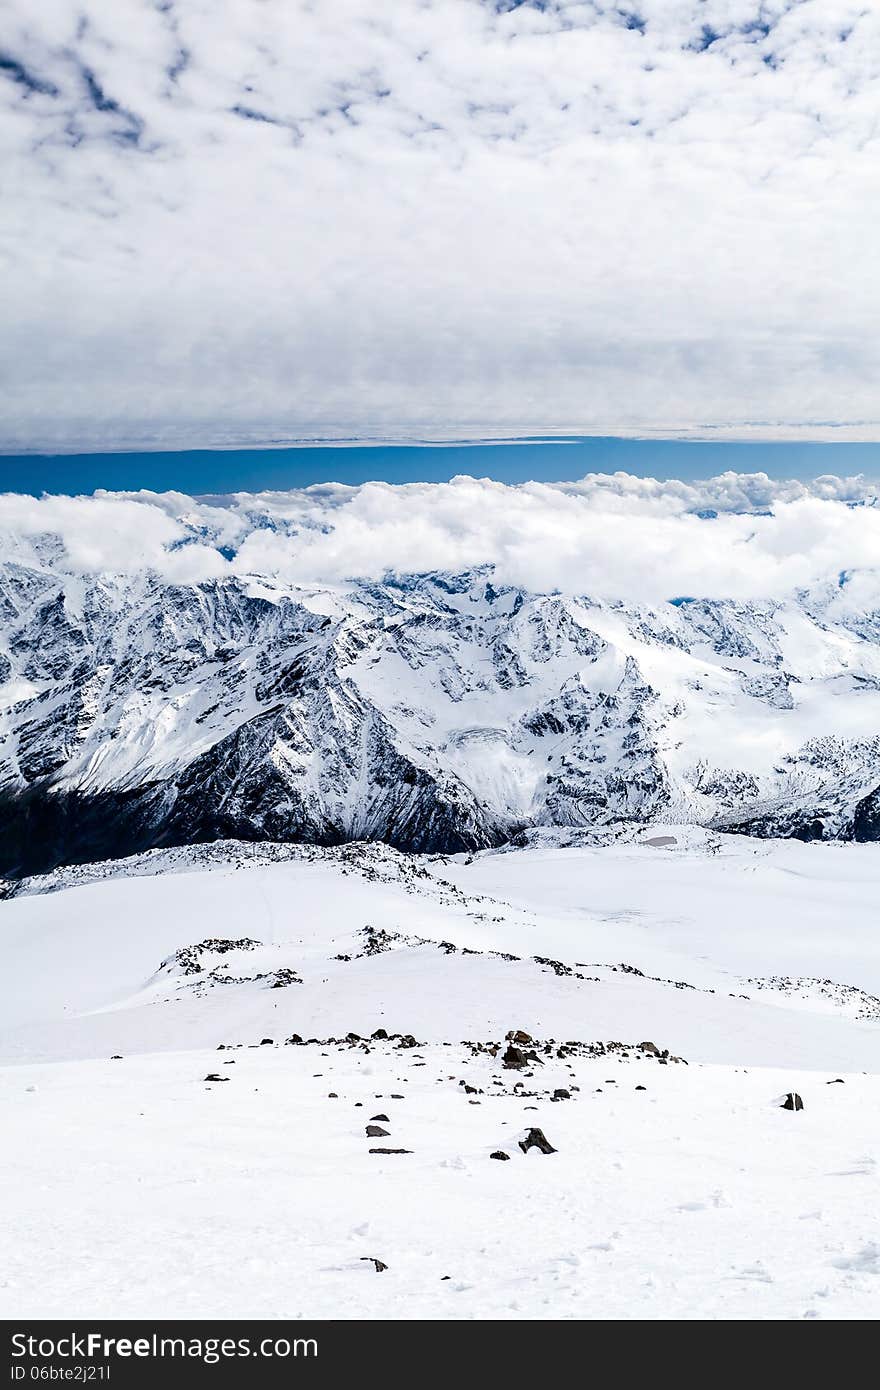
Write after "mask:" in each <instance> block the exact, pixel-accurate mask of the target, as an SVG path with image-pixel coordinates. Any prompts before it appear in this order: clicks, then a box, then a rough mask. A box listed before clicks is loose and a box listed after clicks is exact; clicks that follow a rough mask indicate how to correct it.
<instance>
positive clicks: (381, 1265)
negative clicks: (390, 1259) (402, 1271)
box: [361, 1255, 388, 1274]
mask: <svg viewBox="0 0 880 1390" xmlns="http://www.w3.org/2000/svg"><path fill="white" fill-rule="evenodd" d="M361 1259H362V1260H366V1262H367V1264H372V1265H374V1266H375V1268H376V1273H377V1274H381V1273H382V1271H383V1269H387V1268H388V1266H387V1264H385V1262H384V1261H383V1260H377V1259H376V1257H375V1255H361Z"/></svg>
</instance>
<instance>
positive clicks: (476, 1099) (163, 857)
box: [0, 824, 880, 1319]
mask: <svg viewBox="0 0 880 1390" xmlns="http://www.w3.org/2000/svg"><path fill="white" fill-rule="evenodd" d="M528 838H529V844H528V845H527V847H525V848H520V849H516V848H506V849H503V850H488V851H483V852H481V853H479V854H476V855H474V856H468V855H460V856H457V857H455V858H451V859H443V858H425V857H419V856H409V855H401V854H399V853H398V852H397V851H395V850H393V849H390V848H388V847H386V846H383V845H376V844H350V845H345V846H342V847H338V848H331V849H320V848H314V847H308V846H289V845H274V844H236V843H224V844H214V845H209V846H200V847H190V848H182V849H168V850H155V851H152V852H150V853H148V854H145V855H143V856H140V857H139V858H137V859H134V860H127V861H122V862H120V861H116V862H112V863H103V864H96V865H85V866H81V867H74V868H69V869H64V870H57V871H55V872H54V873H53V874H51V875H48V876H47V877H45V878H41V879H37V880H30V881H26V882H24V883H21V884H19V885H16V886H15V888H14V892H13V896H12V897H10V898H8V899H7V900H6V901H4V902H3V903H2V904H0V962H2V969H0V1018H2V1028H0V1107H2V1113H3V1116H4V1136H5V1138H4V1155H3V1182H2V1183H0V1225H2V1229H3V1232H4V1260H3V1266H2V1269H0V1314H2V1315H4V1316H6V1317H18V1318H21V1317H34V1316H43V1317H46V1316H58V1317H66V1318H69V1317H97V1316H104V1317H108V1316H109V1317H113V1316H115V1317H121V1316H127V1315H132V1316H134V1315H136V1316H140V1317H154V1318H161V1317H168V1316H171V1317H180V1316H185V1315H189V1316H204V1317H214V1318H216V1317H224V1316H238V1317H242V1316H252V1317H260V1316H263V1317H278V1318H291V1317H309V1316H319V1317H329V1318H349V1317H351V1318H356V1317H366V1316H370V1317H386V1318H415V1317H432V1318H475V1317H496V1318H523V1317H526V1318H541V1319H544V1318H547V1319H552V1318H567V1317H578V1318H616V1319H633V1318H665V1319H669V1318H750V1319H753V1318H786V1319H794V1318H804V1317H807V1318H823V1317H830V1318H862V1317H871V1316H873V1314H874V1312H875V1311H876V1300H877V1280H878V1271H880V1259H878V1251H880V1231H878V1227H877V1221H876V1215H875V1213H876V1210H877V1201H876V1195H877V1194H876V1187H877V1178H878V1171H880V1169H878V1159H880V1127H878V1116H880V1108H878V1105H877V1099H878V1090H877V1088H878V1071H880V964H878V961H880V955H878V951H877V938H876V911H875V904H876V900H877V892H878V887H880V862H878V857H877V856H878V851H877V847H876V846H874V845H853V844H840V843H836V844H801V843H799V842H797V841H787V842H785V843H780V842H772V841H767V840H757V839H750V838H743V837H736V836H727V835H715V834H713V833H710V832H707V831H705V830H702V829H698V828H694V827H686V828H684V829H682V828H681V827H678V826H670V825H668V824H666V825H662V824H661V825H658V826H657V827H654V826H651V827H645V826H641V825H632V824H631V825H628V826H625V827H622V828H621V829H620V830H619V831H618V832H615V833H614V834H613V835H612V834H611V833H610V832H605V833H603V834H602V835H600V836H595V837H591V836H589V835H587V834H585V832H582V831H581V832H571V833H566V834H560V833H559V832H555V831H548V830H543V831H536V832H533V833H532V835H531V836H530V837H528ZM563 841H565V842H567V843H568V847H567V848H563V847H562V842H563ZM600 841H601V842H600ZM514 1030H523V1031H522V1032H521V1034H520V1036H519V1038H516V1037H515V1038H514V1039H513V1044H514V1046H513V1049H512V1050H511V1051H510V1052H508V1050H507V1049H508V1038H507V1035H509V1034H510V1033H512V1032H514ZM789 1093H792V1094H795V1093H796V1094H797V1096H798V1097H799V1098H800V1101H801V1103H802V1105H803V1109H797V1110H796V1109H785V1108H783V1105H782V1102H783V1100H784V1099H785V1097H786V1096H787V1095H788V1094H789ZM792 1104H794V1102H792ZM535 1128H537V1129H540V1130H541V1131H542V1133H543V1136H544V1138H545V1140H546V1141H547V1143H548V1144H549V1146H550V1148H551V1149H552V1150H553V1151H552V1152H546V1153H543V1152H541V1150H540V1148H536V1147H531V1148H527V1149H526V1151H524V1150H523V1148H522V1147H521V1145H522V1144H528V1136H529V1131H530V1130H532V1129H535ZM499 1156H500V1157H499ZM376 1261H378V1262H379V1264H380V1266H384V1268H380V1267H377V1264H376ZM232 1271H234V1277H233V1274H232Z"/></svg>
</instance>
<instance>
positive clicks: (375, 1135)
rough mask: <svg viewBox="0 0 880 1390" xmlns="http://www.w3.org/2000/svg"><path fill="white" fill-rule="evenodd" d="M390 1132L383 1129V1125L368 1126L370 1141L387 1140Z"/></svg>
mask: <svg viewBox="0 0 880 1390" xmlns="http://www.w3.org/2000/svg"><path fill="white" fill-rule="evenodd" d="M389 1133H390V1131H389V1130H387V1129H383V1128H382V1126H381V1125H367V1138H368V1139H387V1138H388V1135H389Z"/></svg>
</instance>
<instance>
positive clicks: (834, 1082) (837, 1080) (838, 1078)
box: [825, 1076, 845, 1086]
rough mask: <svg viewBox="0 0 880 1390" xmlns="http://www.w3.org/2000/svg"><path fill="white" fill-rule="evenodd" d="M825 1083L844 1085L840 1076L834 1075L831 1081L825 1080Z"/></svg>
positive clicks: (828, 1084)
mask: <svg viewBox="0 0 880 1390" xmlns="http://www.w3.org/2000/svg"><path fill="white" fill-rule="evenodd" d="M825 1085H826V1086H843V1085H845V1082H844V1080H843V1077H842V1076H835V1078H834V1080H833V1081H826V1082H825Z"/></svg>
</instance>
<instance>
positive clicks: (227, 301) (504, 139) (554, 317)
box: [0, 0, 880, 449]
mask: <svg viewBox="0 0 880 1390" xmlns="http://www.w3.org/2000/svg"><path fill="white" fill-rule="evenodd" d="M0 50H2V51H0V158H2V161H3V167H4V173H5V177H4V197H3V203H2V212H0V256H2V264H3V266H4V272H5V273H4V312H3V320H2V325H0V373H2V379H3V382H4V403H3V410H2V419H0V447H6V448H7V449H10V448H15V447H46V448H52V447H55V448H65V447H67V448H71V447H88V446H97V447H101V446H107V447H110V446H113V445H117V446H124V445H158V446H162V445H171V444H198V443H205V444H206V443H222V442H231V441H236V442H247V441H258V442H272V441H273V440H279V439H288V438H306V437H315V436H317V437H324V436H330V437H340V436H359V437H365V436H366V437H376V436H384V437H401V436H410V437H413V436H414V437H452V436H461V435H466V434H470V435H474V434H487V433H491V434H498V433H507V434H510V433H525V432H534V431H537V430H542V431H552V430H564V431H581V432H596V431H599V432H627V431H639V430H658V431H685V432H687V431H696V432H701V431H702V432H706V431H712V430H719V429H720V430H723V431H726V432H733V433H737V434H748V433H749V432H753V433H754V432H758V433H763V434H770V435H772V434H773V433H788V434H792V433H795V432H797V431H798V430H803V431H805V432H806V433H808V434H811V435H813V436H815V437H823V436H825V435H827V434H829V433H832V434H834V433H836V434H840V433H846V434H847V435H849V436H850V437H854V436H858V437H866V438H877V437H878V434H880V426H878V409H877V402H876V381H877V379H878V377H880V347H878V339H877V334H876V324H877V321H878V315H880V272H878V268H877V266H878V262H877V257H876V254H875V251H874V241H875V236H876V224H877V217H878V208H880V198H878V193H880V158H878V153H880V151H878V122H877V109H878V77H880V10H878V8H877V7H871V6H866V5H865V4H864V0H619V3H605V0H590V2H589V3H588V2H587V0H542V3H540V4H539V3H537V0H525V2H524V3H515V0H496V2H495V3H492V2H491V0H413V2H412V3H407V4H394V5H390V6H378V7H377V6H376V5H375V4H373V3H370V0H260V3H255V0H125V3H116V2H115V0H78V3H77V5H75V6H71V5H70V4H69V3H67V0H41V3H40V4H39V5H34V4H33V3H31V0H6V5H5V8H4V25H3V34H2V40H0Z"/></svg>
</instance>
